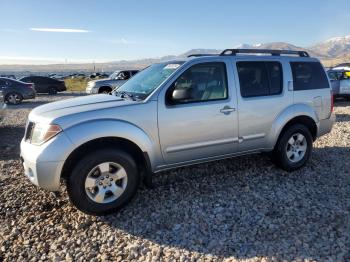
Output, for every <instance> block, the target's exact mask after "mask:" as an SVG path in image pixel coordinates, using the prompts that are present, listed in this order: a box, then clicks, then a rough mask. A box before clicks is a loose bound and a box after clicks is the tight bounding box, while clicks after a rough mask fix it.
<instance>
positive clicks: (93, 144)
mask: <svg viewBox="0 0 350 262" xmlns="http://www.w3.org/2000/svg"><path fill="white" fill-rule="evenodd" d="M107 148H108V149H113V148H115V149H116V148H117V149H121V150H123V151H125V152H126V153H128V154H130V155H131V156H132V157H133V158H134V160H135V161H136V163H137V166H138V168H140V170H139V171H140V175H141V176H142V177H141V178H143V180H145V181H146V180H147V181H148V180H149V179H151V178H150V177H151V176H152V168H151V163H150V160H149V156H148V153H147V152H144V151H142V150H141V148H140V147H139V146H138V145H137V144H135V143H134V142H132V141H130V140H128V139H126V138H122V137H111V136H109V137H100V138H96V139H93V140H90V141H87V142H85V143H83V144H81V145H79V146H78V147H77V148H75V149H74V150H73V151H72V152H71V153H70V154H69V156H68V158H67V159H66V160H65V162H64V164H63V167H62V172H61V178H63V179H67V178H68V177H69V175H70V174H71V172H72V170H73V168H74V167H75V165H76V163H77V161H79V159H80V158H81V157H82V156H84V155H86V154H90V153H92V152H94V151H96V150H100V149H107Z"/></svg>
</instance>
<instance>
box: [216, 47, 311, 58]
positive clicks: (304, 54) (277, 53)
mask: <svg viewBox="0 0 350 262" xmlns="http://www.w3.org/2000/svg"><path fill="white" fill-rule="evenodd" d="M237 54H271V55H272V56H280V55H298V56H300V57H310V56H309V54H308V53H307V52H306V51H294V50H272V49H225V50H224V51H222V52H221V54H220V55H221V56H224V55H237Z"/></svg>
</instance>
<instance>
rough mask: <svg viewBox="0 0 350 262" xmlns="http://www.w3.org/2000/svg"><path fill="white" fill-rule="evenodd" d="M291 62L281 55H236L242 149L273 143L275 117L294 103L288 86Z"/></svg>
mask: <svg viewBox="0 0 350 262" xmlns="http://www.w3.org/2000/svg"><path fill="white" fill-rule="evenodd" d="M287 66H288V65H287V64H286V63H285V62H283V60H281V59H274V58H271V59H270V58H267V59H265V60H264V58H258V59H254V58H252V59H244V58H242V59H237V60H236V61H235V63H234V67H235V74H236V86H238V87H239V88H238V89H237V92H238V119H239V130H238V135H239V151H240V152H245V151H252V150H257V149H264V148H269V147H271V143H269V134H271V130H272V124H273V123H274V120H275V119H276V117H277V116H278V115H279V114H280V113H281V112H282V111H283V110H284V109H285V108H287V107H288V106H289V105H292V103H293V94H292V91H288V89H287V79H288V74H287V73H286V70H285V69H286V67H287Z"/></svg>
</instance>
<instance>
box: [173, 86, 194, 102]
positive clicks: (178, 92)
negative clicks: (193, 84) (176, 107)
mask: <svg viewBox="0 0 350 262" xmlns="http://www.w3.org/2000/svg"><path fill="white" fill-rule="evenodd" d="M171 98H172V100H173V101H174V102H184V101H186V100H190V99H192V88H185V89H175V90H174V91H173V93H172V96H171Z"/></svg>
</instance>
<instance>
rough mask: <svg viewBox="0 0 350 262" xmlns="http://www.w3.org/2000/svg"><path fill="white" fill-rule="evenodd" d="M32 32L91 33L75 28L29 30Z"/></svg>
mask: <svg viewBox="0 0 350 262" xmlns="http://www.w3.org/2000/svg"><path fill="white" fill-rule="evenodd" d="M29 30H30V31H38V32H50V33H90V32H91V31H89V30H85V29H75V28H29Z"/></svg>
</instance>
